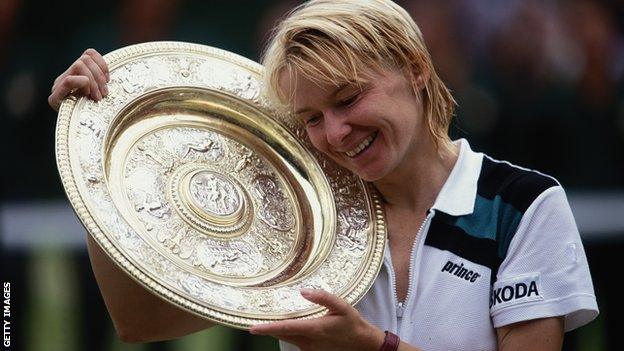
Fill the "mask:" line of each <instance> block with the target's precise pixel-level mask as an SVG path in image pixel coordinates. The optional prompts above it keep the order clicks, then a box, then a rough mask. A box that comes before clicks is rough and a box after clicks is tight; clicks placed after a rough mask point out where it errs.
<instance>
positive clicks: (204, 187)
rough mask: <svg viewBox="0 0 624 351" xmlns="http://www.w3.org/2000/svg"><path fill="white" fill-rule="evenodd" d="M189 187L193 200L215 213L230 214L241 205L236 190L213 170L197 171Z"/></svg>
mask: <svg viewBox="0 0 624 351" xmlns="http://www.w3.org/2000/svg"><path fill="white" fill-rule="evenodd" d="M189 187H190V189H189V190H190V193H191V196H192V197H193V199H194V200H195V202H196V203H197V204H198V205H200V207H201V208H203V209H204V210H206V211H208V212H211V213H214V214H216V215H220V216H227V215H230V214H232V213H234V212H236V210H237V209H238V208H239V207H240V206H241V198H240V195H239V194H238V190H237V189H236V188H235V187H234V185H233V184H232V183H231V182H230V181H229V180H228V179H226V178H225V177H223V176H222V175H220V174H217V173H215V172H209V171H203V172H199V173H197V174H196V175H194V176H193V178H192V179H191V182H190V184H189Z"/></svg>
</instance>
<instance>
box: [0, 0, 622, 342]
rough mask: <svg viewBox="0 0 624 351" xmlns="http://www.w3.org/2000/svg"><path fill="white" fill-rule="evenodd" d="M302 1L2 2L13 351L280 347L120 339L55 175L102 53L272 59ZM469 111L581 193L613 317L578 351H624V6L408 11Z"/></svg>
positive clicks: (438, 5)
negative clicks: (182, 44)
mask: <svg viewBox="0 0 624 351" xmlns="http://www.w3.org/2000/svg"><path fill="white" fill-rule="evenodd" d="M298 3H299V2H298V1H268V0H256V1H242V0H229V1H225V0H214V1H200V0H171V1H165V0H162V1H159V0H136V1H131V0H125V1H124V0H117V1H97V2H95V1H91V2H89V1H78V0H74V1H69V0H68V1H58V2H57V1H35V0H30V1H24V0H0V121H1V124H0V130H1V133H2V134H1V136H2V138H1V139H2V148H1V152H2V163H1V164H2V166H0V167H1V168H2V172H1V174H2V182H1V184H2V185H1V186H2V188H1V196H2V198H1V202H0V220H1V223H0V230H1V231H0V240H1V245H2V248H1V249H2V265H1V266H0V267H1V268H0V269H1V272H2V280H3V281H9V282H11V287H12V288H11V291H12V300H11V303H12V321H13V323H12V347H13V348H11V350H33V351H34V350H37V351H38V350H46V351H47V350H63V351H72V350H276V349H277V346H276V342H275V341H274V340H272V339H270V338H260V337H251V336H250V335H248V334H247V333H244V332H242V331H238V330H233V329H228V328H222V327H216V328H212V329H210V330H208V331H204V332H200V333H197V334H195V335H191V336H188V337H185V338H182V339H180V340H176V341H170V342H160V343H151V344H138V345H130V344H124V343H122V342H120V341H119V340H118V339H117V338H116V336H115V335H114V333H113V329H112V324H111V321H110V319H109V317H108V314H107V312H106V310H105V307H104V305H103V302H102V299H101V297H100V294H99V291H98V289H97V285H96V283H95V280H94V279H93V276H92V273H91V269H90V265H89V261H88V256H87V254H86V249H85V245H84V235H85V231H84V230H83V229H82V227H81V226H80V224H78V222H77V220H76V218H75V216H74V215H73V213H72V212H71V209H70V208H69V206H68V203H67V201H66V200H65V198H64V192H63V188H62V185H61V183H60V180H59V177H58V173H57V171H56V163H55V155H54V128H55V120H56V113H55V112H54V111H52V110H51V109H50V108H49V106H48V105H47V101H46V99H47V96H48V95H49V93H50V88H51V86H52V82H53V80H54V79H55V78H56V77H57V76H58V75H59V74H60V73H62V72H63V71H64V70H65V69H66V68H67V67H68V66H69V65H70V64H71V63H72V62H73V61H74V60H75V59H77V58H78V57H79V56H80V55H81V54H82V52H83V51H84V50H85V49H86V48H89V47H92V48H95V49H97V50H98V51H99V52H101V53H103V54H104V53H106V52H110V51H112V50H114V49H117V48H120V47H122V46H125V45H129V44H134V43H139V42H145V41H155V40H180V41H189V42H195V43H201V44H206V45H211V46H216V47H219V48H223V49H226V50H230V51H233V52H236V53H239V54H241V55H244V56H246V57H249V58H251V59H253V60H256V61H258V60H259V57H260V54H261V50H262V47H263V44H264V43H265V42H266V40H267V35H268V32H269V30H270V28H271V27H272V26H273V24H274V23H275V21H276V20H278V19H279V18H280V17H281V16H282V15H284V14H285V13H286V12H287V11H288V10H289V9H290V8H292V7H294V6H295V5H297V4H298ZM399 3H400V4H401V5H403V6H404V7H405V8H406V9H407V10H408V11H409V12H410V13H411V14H412V15H413V17H414V19H415V20H416V22H417V23H418V24H419V25H420V27H421V29H422V32H423V34H424V37H425V40H426V42H427V45H428V47H429V49H430V51H431V54H432V56H433V59H434V62H435V63H436V66H437V69H438V72H439V74H440V76H441V77H442V78H443V79H444V80H445V82H446V83H447V84H448V85H449V87H450V88H451V89H452V90H453V92H454V95H455V97H456V99H457V101H458V104H459V106H458V109H457V118H456V120H455V123H454V124H453V126H452V133H453V136H454V137H465V138H468V139H469V140H470V141H471V144H472V146H473V148H474V149H476V150H479V151H484V152H486V153H488V154H490V155H492V156H493V157H495V158H498V159H505V160H509V161H511V162H513V163H515V164H518V165H521V166H524V167H528V168H533V169H538V170H540V171H542V172H544V173H547V174H550V175H553V176H555V177H556V178H557V179H558V180H559V181H560V182H561V183H562V184H563V186H564V187H565V188H566V190H567V193H568V196H569V199H570V203H571V205H572V208H573V211H574V213H575V216H576V219H577V223H578V225H579V229H580V231H581V236H582V238H583V241H584V245H585V249H586V252H587V255H588V258H589V262H590V267H591V270H592V275H593V278H594V286H595V288H596V293H597V296H598V299H599V306H600V308H601V315H600V316H599V318H598V319H596V320H595V321H593V322H592V323H590V324H589V325H587V326H585V327H583V328H581V329H579V330H576V331H574V332H571V333H569V334H566V335H567V336H566V341H565V345H564V346H565V347H564V349H565V350H616V349H619V347H620V346H619V342H618V341H619V340H618V339H617V337H618V336H619V335H617V334H618V332H621V331H623V330H624V323H623V322H622V319H621V318H618V317H620V316H619V314H620V313H622V312H624V308H622V307H623V306H622V305H623V304H622V301H621V297H620V293H619V291H620V290H619V289H620V288H619V287H618V285H619V282H618V280H619V278H620V277H621V274H620V273H619V272H620V271H621V269H620V267H621V266H622V264H623V262H622V261H621V253H622V252H624V89H622V84H624V79H623V78H624V2H622V1H616V0H602V1H599V0H595V1H588V0H560V1H555V0H542V1H533V0H503V1H500V0H464V1H453V0H436V1H399Z"/></svg>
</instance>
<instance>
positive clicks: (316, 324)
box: [249, 289, 384, 351]
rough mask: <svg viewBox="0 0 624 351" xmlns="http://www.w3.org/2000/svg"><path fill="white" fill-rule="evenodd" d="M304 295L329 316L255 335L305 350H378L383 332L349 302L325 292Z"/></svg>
mask: <svg viewBox="0 0 624 351" xmlns="http://www.w3.org/2000/svg"><path fill="white" fill-rule="evenodd" d="M301 296H303V297H304V298H306V299H307V300H309V301H312V302H314V303H317V304H319V305H322V306H325V307H327V309H328V312H327V314H326V315H324V316H323V317H320V318H314V319H291V320H285V321H279V322H273V323H268V324H260V325H255V326H253V327H252V328H251V329H250V330H249V331H250V332H251V333H252V334H258V335H271V336H274V337H276V338H278V339H280V340H284V341H286V342H288V343H291V344H294V345H295V346H297V347H299V348H300V349H301V350H302V351H313V350H322V351H331V350H358V351H366V350H371V351H377V350H379V348H380V347H381V345H382V344H383V340H384V332H383V331H381V330H380V329H378V328H376V327H374V326H373V325H371V324H370V323H368V322H367V321H366V320H364V318H362V317H361V316H360V314H359V312H358V311H357V310H356V309H355V308H353V307H352V306H350V305H349V304H348V303H347V302H346V301H344V300H343V299H341V298H339V297H338V296H336V295H332V294H330V293H328V292H326V291H324V290H309V289H302V290H301Z"/></svg>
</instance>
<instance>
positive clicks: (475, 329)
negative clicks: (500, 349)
mask: <svg viewBox="0 0 624 351" xmlns="http://www.w3.org/2000/svg"><path fill="white" fill-rule="evenodd" d="M457 142H459V143H460V144H461V147H460V154H459V158H458V160H457V162H456V164H455V166H454V167H453V170H452V172H451V174H450V176H449V178H448V179H447V181H446V182H445V184H444V186H443V187H442V190H441V191H440V193H439V194H438V197H437V199H436V201H435V204H434V206H433V207H432V208H431V210H430V211H428V215H427V217H426V219H425V222H424V223H423V226H422V227H421V228H420V232H419V233H418V235H417V237H416V240H415V241H414V243H413V246H412V253H411V257H410V268H409V272H410V276H409V279H410V280H409V288H408V293H407V297H406V300H405V301H403V302H399V301H397V297H396V289H395V279H394V269H393V267H392V259H391V253H390V250H389V248H388V246H386V251H385V257H384V263H383V266H382V268H381V271H380V273H379V275H378V276H377V279H376V280H375V283H374V284H373V286H372V288H371V289H370V290H369V291H368V293H367V294H366V295H365V296H364V298H363V299H362V300H361V301H360V302H359V303H358V304H357V305H356V306H355V307H356V308H357V310H358V311H359V312H360V314H361V315H362V316H363V317H364V318H365V319H366V320H368V321H369V322H370V323H372V324H373V325H375V326H377V327H378V328H380V329H381V330H389V331H391V332H393V333H395V334H397V335H399V336H400V338H401V340H403V341H405V342H407V343H409V344H411V345H413V346H416V347H418V348H421V349H423V350H426V351H429V350H444V351H451V350H496V349H497V337H496V330H495V328H498V327H501V326H504V325H508V324H511V323H515V322H519V321H526V320H531V319H536V318H544V317H553V316H565V331H569V330H572V329H574V328H577V327H580V326H582V325H584V324H586V323H588V322H590V321H591V320H593V319H594V318H595V317H596V316H597V315H598V306H597V304H596V298H595V296H594V289H593V284H592V281H591V276H590V273H589V267H588V263H587V259H586V257H585V252H584V249H583V244H582V242H581V239H580V236H579V233H578V229H577V227H576V224H575V221H574V218H573V216H572V212H571V210H570V206H569V204H568V201H567V199H566V196H565V192H564V190H563V188H562V187H561V185H560V184H559V183H558V182H557V181H556V180H555V179H554V178H552V177H549V176H546V175H544V174H541V173H539V172H536V171H532V170H528V169H524V168H521V167H517V166H514V165H511V164H510V163H508V162H501V161H496V160H494V159H492V158H490V157H489V156H486V155H483V154H482V153H476V152H474V151H472V150H471V149H470V146H469V144H468V142H467V141H466V140H464V139H461V140H459V141H457ZM414 230H419V228H414ZM280 346H281V349H282V350H297V348H296V347H294V346H292V345H290V344H287V343H284V342H281V341H280Z"/></svg>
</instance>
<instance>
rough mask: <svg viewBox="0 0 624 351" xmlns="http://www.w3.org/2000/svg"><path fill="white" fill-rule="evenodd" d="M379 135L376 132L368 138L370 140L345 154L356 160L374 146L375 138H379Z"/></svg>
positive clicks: (365, 140) (364, 141)
mask: <svg viewBox="0 0 624 351" xmlns="http://www.w3.org/2000/svg"><path fill="white" fill-rule="evenodd" d="M377 133H378V132H375V133H373V134H371V135H369V136H368V138H366V139H364V140H363V141H362V142H361V143H360V144H359V145H358V146H356V147H355V148H354V149H353V150H351V151H347V152H344V154H345V155H347V156H348V157H350V158H355V157H357V156H358V155H359V154H361V153H362V152H364V151H365V150H367V149H368V148H369V147H370V146H371V145H372V144H373V141H374V140H375V138H376V137H377Z"/></svg>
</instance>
